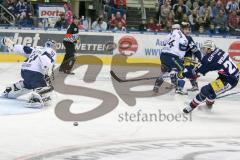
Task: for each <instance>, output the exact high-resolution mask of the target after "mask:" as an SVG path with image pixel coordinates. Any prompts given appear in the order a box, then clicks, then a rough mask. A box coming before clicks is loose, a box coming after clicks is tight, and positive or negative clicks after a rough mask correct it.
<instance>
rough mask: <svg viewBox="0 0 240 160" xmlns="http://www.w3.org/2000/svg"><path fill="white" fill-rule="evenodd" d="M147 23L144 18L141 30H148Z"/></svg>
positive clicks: (140, 26)
mask: <svg viewBox="0 0 240 160" xmlns="http://www.w3.org/2000/svg"><path fill="white" fill-rule="evenodd" d="M146 25H147V23H146V20H142V23H141V24H140V25H139V31H142V32H146V31H147V26H146Z"/></svg>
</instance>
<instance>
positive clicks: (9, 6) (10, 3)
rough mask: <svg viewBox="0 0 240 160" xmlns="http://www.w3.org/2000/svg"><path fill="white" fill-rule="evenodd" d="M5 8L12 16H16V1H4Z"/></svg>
mask: <svg viewBox="0 0 240 160" xmlns="http://www.w3.org/2000/svg"><path fill="white" fill-rule="evenodd" d="M3 6H4V7H5V8H7V9H8V10H9V11H10V12H11V13H12V14H15V0H6V1H4V4H3Z"/></svg>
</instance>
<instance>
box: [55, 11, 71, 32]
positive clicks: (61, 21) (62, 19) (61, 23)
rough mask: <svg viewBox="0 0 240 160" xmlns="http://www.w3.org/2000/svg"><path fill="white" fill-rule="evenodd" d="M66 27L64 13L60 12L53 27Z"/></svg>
mask: <svg viewBox="0 0 240 160" xmlns="http://www.w3.org/2000/svg"><path fill="white" fill-rule="evenodd" d="M67 27H68V23H67V21H66V20H65V15H64V14H63V13H62V14H60V17H59V20H58V21H57V22H56V23H55V25H54V28H57V29H63V28H64V29H65V28H67Z"/></svg>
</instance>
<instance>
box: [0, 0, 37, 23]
mask: <svg viewBox="0 0 240 160" xmlns="http://www.w3.org/2000/svg"><path fill="white" fill-rule="evenodd" d="M2 4H3V6H4V7H5V8H7V9H8V10H9V11H10V12H11V13H12V14H13V15H14V16H15V18H16V22H17V24H16V25H20V26H23V27H31V26H33V17H32V16H33V8H32V6H31V5H30V3H29V1H28V0H5V1H3V2H2Z"/></svg>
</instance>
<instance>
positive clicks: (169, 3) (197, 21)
mask: <svg viewBox="0 0 240 160" xmlns="http://www.w3.org/2000/svg"><path fill="white" fill-rule="evenodd" d="M158 5H159V10H158V12H157V16H156V19H157V22H158V23H159V25H160V26H161V27H162V28H161V31H169V30H170V26H171V25H172V24H174V23H181V22H183V21H184V22H189V23H190V25H191V29H192V32H195V33H205V34H226V33H231V34H234V35H236V34H238V35H239V34H240V8H239V6H240V0H185V1H184V0H159V1H158Z"/></svg>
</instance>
